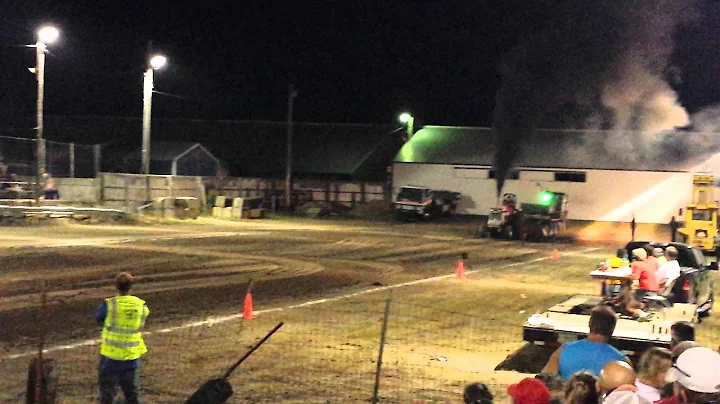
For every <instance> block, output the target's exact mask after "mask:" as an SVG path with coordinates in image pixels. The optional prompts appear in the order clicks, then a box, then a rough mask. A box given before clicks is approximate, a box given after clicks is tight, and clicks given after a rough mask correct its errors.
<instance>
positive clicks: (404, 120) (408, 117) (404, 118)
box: [398, 112, 413, 123]
mask: <svg viewBox="0 0 720 404" xmlns="http://www.w3.org/2000/svg"><path fill="white" fill-rule="evenodd" d="M412 119H413V116H412V115H410V114H408V113H407V112H403V113H402V114H400V116H399V117H398V120H399V121H400V123H408V122H410V120H412Z"/></svg>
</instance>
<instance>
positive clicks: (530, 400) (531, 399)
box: [508, 377, 550, 404]
mask: <svg viewBox="0 0 720 404" xmlns="http://www.w3.org/2000/svg"><path fill="white" fill-rule="evenodd" d="M508 394H509V395H510V397H512V399H513V403H514V404H550V390H548V388H547V387H546V386H545V383H543V382H542V381H541V380H538V379H536V378H534V377H528V378H525V379H523V380H521V381H520V383H518V384H512V385H510V386H509V387H508Z"/></svg>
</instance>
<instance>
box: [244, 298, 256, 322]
mask: <svg viewBox="0 0 720 404" xmlns="http://www.w3.org/2000/svg"><path fill="white" fill-rule="evenodd" d="M254 318H255V315H254V314H253V304H252V293H247V294H245V304H244V307H243V319H244V320H252V319H254Z"/></svg>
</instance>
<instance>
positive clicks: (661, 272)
mask: <svg viewBox="0 0 720 404" xmlns="http://www.w3.org/2000/svg"><path fill="white" fill-rule="evenodd" d="M665 258H666V259H667V262H666V263H665V264H663V265H661V266H660V268H658V270H657V272H655V277H656V279H657V282H658V284H659V285H660V286H664V285H670V284H671V283H672V282H675V280H676V279H677V278H679V277H680V264H679V263H678V262H677V259H678V250H677V248H675V247H673V246H670V247H668V248H666V249H665Z"/></svg>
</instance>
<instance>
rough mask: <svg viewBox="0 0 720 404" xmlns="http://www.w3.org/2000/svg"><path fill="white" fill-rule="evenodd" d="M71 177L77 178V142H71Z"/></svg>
mask: <svg viewBox="0 0 720 404" xmlns="http://www.w3.org/2000/svg"><path fill="white" fill-rule="evenodd" d="M70 178H75V143H70Z"/></svg>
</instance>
